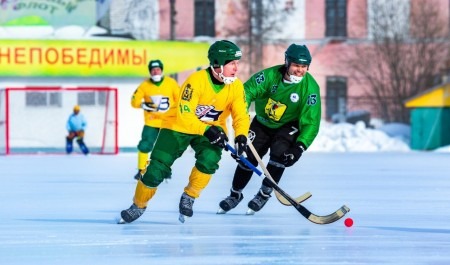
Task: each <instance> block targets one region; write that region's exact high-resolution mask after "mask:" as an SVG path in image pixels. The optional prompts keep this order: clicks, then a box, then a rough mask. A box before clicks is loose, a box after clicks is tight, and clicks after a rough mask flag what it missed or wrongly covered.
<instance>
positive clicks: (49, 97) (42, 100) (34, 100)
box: [25, 92, 62, 107]
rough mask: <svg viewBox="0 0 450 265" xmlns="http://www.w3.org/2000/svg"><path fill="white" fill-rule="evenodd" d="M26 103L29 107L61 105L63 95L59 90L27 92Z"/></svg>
mask: <svg viewBox="0 0 450 265" xmlns="http://www.w3.org/2000/svg"><path fill="white" fill-rule="evenodd" d="M25 104H26V106H27V107H46V106H53V107H61V105H62V97H61V93H59V92H26V94H25Z"/></svg>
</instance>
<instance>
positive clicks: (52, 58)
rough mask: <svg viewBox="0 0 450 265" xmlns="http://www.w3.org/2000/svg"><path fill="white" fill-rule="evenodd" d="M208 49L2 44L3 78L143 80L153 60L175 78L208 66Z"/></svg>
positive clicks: (173, 44)
mask: <svg viewBox="0 0 450 265" xmlns="http://www.w3.org/2000/svg"><path fill="white" fill-rule="evenodd" d="M208 48H209V44H208V43H204V42H182V41H74V40H26V41H25V40H0V76H55V77H65V76H66V77H76V76H78V77H79V76H86V77H119V76H123V77H141V76H147V75H148V69H147V64H148V62H149V61H150V60H152V59H160V60H161V61H162V62H163V63H164V73H165V74H172V73H179V72H182V71H186V70H192V69H196V68H198V67H203V66H205V65H208V64H209V62H208V58H207V55H208Z"/></svg>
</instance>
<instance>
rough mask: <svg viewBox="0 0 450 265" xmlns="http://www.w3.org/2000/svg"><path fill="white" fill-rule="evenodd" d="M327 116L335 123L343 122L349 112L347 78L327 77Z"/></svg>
mask: <svg viewBox="0 0 450 265" xmlns="http://www.w3.org/2000/svg"><path fill="white" fill-rule="evenodd" d="M326 93H327V94H326V98H325V102H326V116H327V119H329V120H333V121H341V119H344V118H345V115H346V112H347V78H345V77H337V76H332V77H327V84H326Z"/></svg>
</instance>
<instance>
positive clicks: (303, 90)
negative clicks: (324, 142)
mask: <svg viewBox="0 0 450 265" xmlns="http://www.w3.org/2000/svg"><path fill="white" fill-rule="evenodd" d="M285 71H286V68H285V66H284V65H277V66H274V67H270V68H267V69H264V70H262V71H260V72H258V73H256V74H254V75H253V76H252V77H251V78H250V79H249V80H247V82H245V84H244V89H245V96H246V100H247V108H249V107H250V104H251V102H255V111H256V119H258V121H259V122H260V123H262V124H263V125H265V126H267V127H268V128H272V129H276V128H280V127H281V126H283V125H285V124H287V123H291V122H296V121H297V122H298V129H299V130H300V134H299V136H298V138H297V142H301V143H303V144H304V145H305V146H306V147H309V146H310V145H311V144H312V142H313V141H314V138H315V137H316V136H317V133H318V132H319V126H320V120H321V115H322V109H321V101H320V88H319V85H318V84H317V82H316V81H315V80H314V77H312V75H311V74H309V73H308V72H307V73H306V75H305V76H304V77H303V79H302V80H301V81H300V83H297V84H292V83H291V84H289V83H285V82H284V81H283V75H284V73H285Z"/></svg>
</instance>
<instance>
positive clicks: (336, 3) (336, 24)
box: [325, 0, 347, 37]
mask: <svg viewBox="0 0 450 265" xmlns="http://www.w3.org/2000/svg"><path fill="white" fill-rule="evenodd" d="M325 18H326V32H325V36H326V37H347V0H326V4H325Z"/></svg>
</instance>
